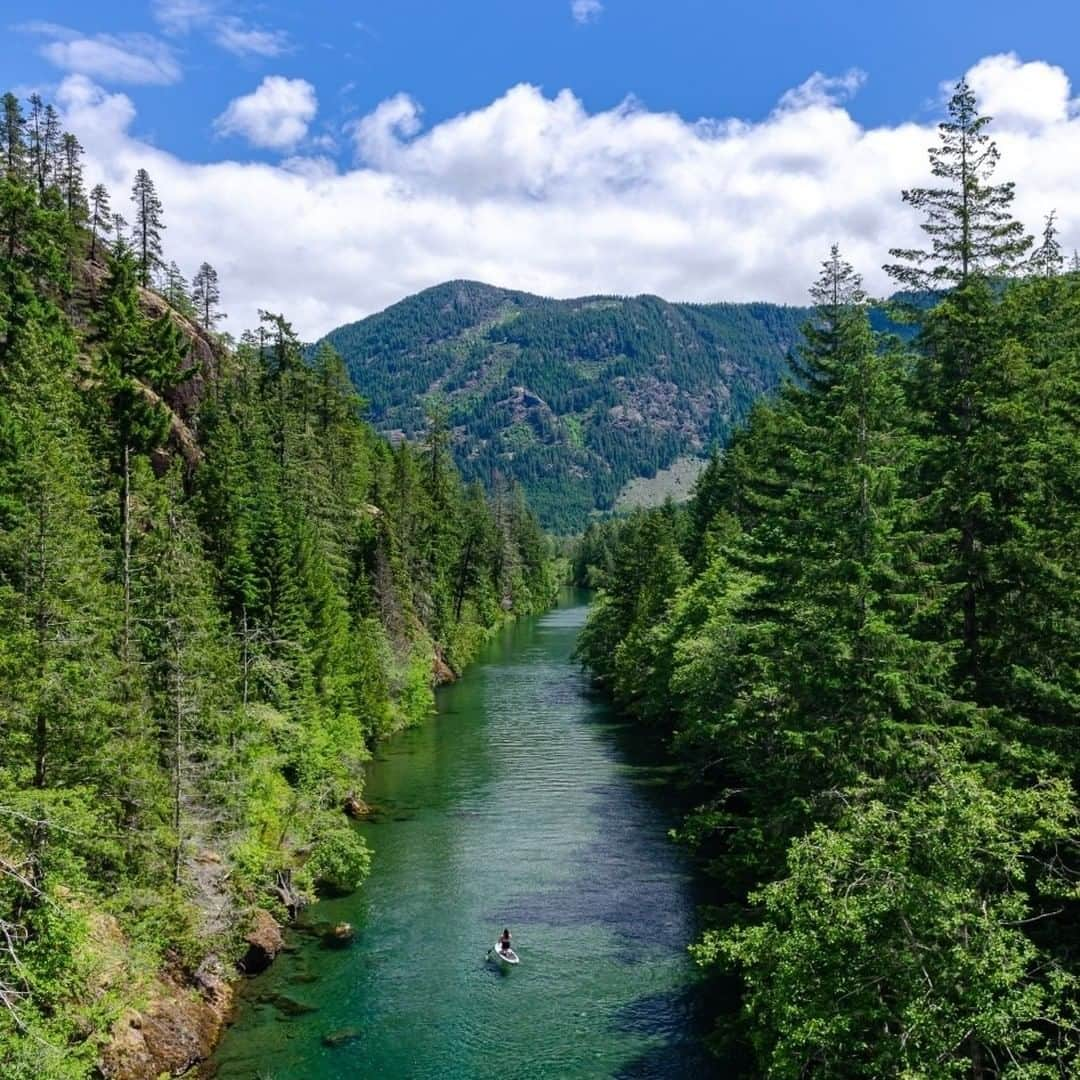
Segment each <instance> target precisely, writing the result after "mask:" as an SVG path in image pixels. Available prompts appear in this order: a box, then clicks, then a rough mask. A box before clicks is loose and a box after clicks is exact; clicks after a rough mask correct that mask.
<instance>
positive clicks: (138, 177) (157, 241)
mask: <svg viewBox="0 0 1080 1080" xmlns="http://www.w3.org/2000/svg"><path fill="white" fill-rule="evenodd" d="M131 201H132V202H133V203H134V204H135V232H134V238H133V244H134V247H135V253H136V255H137V257H138V260H139V283H140V284H141V285H142V286H143V288H147V287H148V286H149V285H150V282H151V280H152V279H153V276H154V273H155V271H156V270H157V269H158V268H159V267H160V266H161V261H162V249H161V233H162V231H163V230H164V228H165V225H164V222H163V221H162V216H161V210H162V207H161V200H160V199H159V198H158V195H157V192H156V191H155V189H154V182H153V180H151V179H150V174H149V173H148V172H147V171H146V170H145V169H139V171H138V172H137V173H136V174H135V183H134V184H133V185H132V188H131ZM117 234H118V235H119V230H118V233H117Z"/></svg>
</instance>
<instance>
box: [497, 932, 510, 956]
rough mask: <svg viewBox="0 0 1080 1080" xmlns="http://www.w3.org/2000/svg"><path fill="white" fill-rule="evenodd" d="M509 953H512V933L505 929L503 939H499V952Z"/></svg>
mask: <svg viewBox="0 0 1080 1080" xmlns="http://www.w3.org/2000/svg"><path fill="white" fill-rule="evenodd" d="M509 951H510V931H509V930H506V929H504V930H503V932H502V937H501V938H499V952H504V953H505V952H509Z"/></svg>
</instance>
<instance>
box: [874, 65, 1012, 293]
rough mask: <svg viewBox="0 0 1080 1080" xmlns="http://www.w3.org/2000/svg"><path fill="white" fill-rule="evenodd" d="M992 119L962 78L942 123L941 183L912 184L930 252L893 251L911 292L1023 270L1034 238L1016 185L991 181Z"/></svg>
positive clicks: (935, 154) (907, 197) (908, 196)
mask: <svg viewBox="0 0 1080 1080" xmlns="http://www.w3.org/2000/svg"><path fill="white" fill-rule="evenodd" d="M989 123H990V117H988V116H980V115H979V110H978V105H977V103H976V100H975V93H974V91H973V90H972V89H971V87H970V86H969V85H968V84H967V82H966V81H963V80H962V81H961V82H959V83H957V85H956V90H955V92H954V93H953V96H952V98H951V99H950V101H949V119H948V120H946V121H944V122H943V123H942V124H940V125H939V127H938V130H939V133H940V143H939V145H938V146H936V147H934V148H932V149H931V150H930V171H931V172H932V173H933V175H934V177H935V178H936V179H938V180H941V181H943V183H942V184H941V186H939V187H928V188H912V189H910V190H908V191H905V192H904V193H903V198H904V202H906V203H907V204H908V205H909V206H911V207H913V208H914V209H916V210H921V211H923V212H924V213H925V215H926V220H925V221H924V222H923V226H922V228H923V231H924V232H925V233H926V234H927V236H929V237H930V241H931V244H930V248H929V250H923V249H918V248H894V249H893V250H892V251H891V252H890V254H891V255H892V256H893V257H894V258H896V259H898V260H900V261H899V262H897V263H893V264H890V265H889V266H886V268H885V269H886V270H888V272H889V273H890V274H891V275H892V276H893V277H894V278H896V280H897V281H898V282H900V283H901V284H902V285H905V286H907V287H908V288H912V289H920V290H922V289H931V290H936V289H946V288H949V287H950V286H955V285H960V284H963V283H964V282H966V281H967V280H968V278H969V277H970V276H971V275H972V274H986V275H990V276H1000V275H1002V274H1007V273H1009V272H1010V271H1012V270H1014V269H1016V268H1017V267H1018V266H1019V265H1020V264H1021V261H1022V260H1023V257H1024V255H1025V253H1026V252H1027V251H1028V249H1029V248H1030V247H1031V237H1029V236H1028V235H1027V234H1026V233H1025V232H1024V227H1023V225H1021V224H1020V222H1018V221H1016V220H1015V219H1014V218H1013V216H1012V214H1011V211H1010V208H1011V206H1012V201H1013V196H1014V188H1015V185H1014V184H1012V183H1011V182H1010V183H1004V184H995V183H993V182H992V180H993V174H994V170H995V169H996V167H997V164H998V160H999V158H1000V156H1001V155H1000V154H999V152H998V148H997V144H996V143H995V142H993V140H992V139H991V138H990V136H989V135H988V134H987V132H986V128H987V126H988V125H989Z"/></svg>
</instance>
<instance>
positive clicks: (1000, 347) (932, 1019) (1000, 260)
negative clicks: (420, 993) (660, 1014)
mask: <svg viewBox="0 0 1080 1080" xmlns="http://www.w3.org/2000/svg"><path fill="white" fill-rule="evenodd" d="M972 110H973V101H972V99H971V98H970V94H969V92H968V91H967V89H966V88H965V87H961V88H959V90H958V97H957V99H955V100H954V102H953V116H952V118H951V119H950V121H949V123H948V124H946V125H944V127H943V143H942V148H941V149H940V150H938V151H936V152H935V157H934V164H935V173H936V175H937V176H938V177H940V178H941V179H942V180H943V181H944V182H945V183H946V184H947V185H949V186H946V187H943V188H941V189H933V190H927V191H924V192H919V193H914V195H913V196H912V197H909V198H908V201H909V202H911V203H913V204H914V205H916V206H919V207H922V208H924V209H926V211H927V214H928V224H927V232H928V234H929V235H930V236H931V237H932V238H933V248H932V250H931V251H930V252H901V253H899V254H900V255H901V256H902V257H903V259H904V260H905V264H904V265H903V266H901V267H899V268H895V269H897V273H898V276H899V277H900V279H901V281H903V282H906V283H908V284H910V285H913V286H917V287H920V288H925V287H927V286H933V287H940V286H941V285H951V286H953V287H952V288H951V289H950V290H949V291H948V292H946V293H944V294H941V295H937V296H930V297H928V296H926V295H925V294H923V295H919V296H915V297H912V298H911V299H913V300H917V301H918V303H914V304H912V307H913V308H915V309H917V310H916V314H915V316H914V317H915V325H916V326H917V328H918V332H917V335H916V336H915V337H914V338H909V339H907V340H906V341H905V340H901V339H898V338H897V337H895V336H891V335H888V334H882V333H880V332H877V331H875V329H874V327H875V325H876V322H875V320H874V319H873V317H872V315H873V313H872V312H871V311H870V310H869V309H868V306H867V302H866V299H865V297H864V296H863V294H862V290H861V288H860V285H859V281H858V277H857V275H856V274H855V273H854V271H853V270H852V268H851V267H850V266H848V265H847V264H846V263H844V262H843V260H842V259H841V258H840V256H839V253H838V252H837V251H836V250H835V249H834V250H833V251H832V253H831V254H830V257H829V259H828V260H827V261H826V262H825V264H824V266H823V270H822V275H821V277H820V278H819V280H818V282H817V283H816V284H815V286H814V287H813V289H812V297H813V300H814V309H813V311H812V315H811V318H810V320H809V321H808V323H807V325H806V327H805V329H804V334H803V343H802V345H801V346H800V347H799V349H798V350H797V352H796V354H795V357H794V365H793V366H794V369H795V375H796V378H797V382H792V383H790V384H789V385H787V386H785V387H784V388H783V390H782V391H781V393H780V394H779V395H778V397H777V398H776V400H775V401H772V402H769V403H758V404H757V405H755V407H754V408H753V410H752V411H751V414H750V416H749V420H748V423H747V425H746V427H745V428H744V429H743V430H742V431H740V432H738V433H736V435H735V436H734V437H733V439H732V440H731V442H730V444H729V446H728V448H727V449H726V450H725V451H724V452H723V453H722V454H720V455H718V456H716V457H714V458H713V460H712V461H711V462H710V463H709V465H708V466H707V468H706V469H705V470H704V472H703V473H702V475H701V477H700V478H699V480H698V483H697V486H696V489H695V495H694V499H693V501H692V502H691V504H690V505H689V507H687V508H686V509H685V510H683V511H673V510H671V509H665V510H663V511H653V512H651V513H648V514H644V515H636V516H634V517H631V518H629V519H628V520H626V521H622V522H613V523H608V524H606V525H604V526H603V527H599V526H598V527H593V528H590V530H588V531H587V532H586V533H585V536H584V537H583V540H582V543H581V545H580V546H579V549H578V552H577V556H576V560H575V563H576V571H575V572H576V576H577V578H578V580H580V581H583V582H587V583H589V584H592V585H595V586H598V587H599V590H600V591H599V595H598V599H597V602H596V604H595V605H594V609H593V611H592V614H591V616H590V619H589V623H588V625H587V627H586V628H585V631H584V632H583V634H582V637H581V650H582V654H583V658H584V659H585V661H586V662H587V664H588V666H589V667H590V668H591V669H592V671H593V672H594V674H595V675H596V676H597V678H598V679H600V680H601V681H602V682H603V683H604V685H605V686H607V687H608V688H609V689H610V690H611V692H612V693H613V694H614V696H615V697H616V699H617V700H618V702H619V703H620V704H621V705H622V706H623V707H624V708H625V709H626V710H627V711H628V712H629V713H630V714H631V715H634V716H636V717H639V718H640V719H641V720H642V721H644V722H648V723H651V724H661V723H662V724H666V725H668V726H669V728H670V729H671V730H672V732H673V742H674V746H675V748H676V750H677V751H678V753H679V754H680V755H681V758H682V760H683V762H684V763H685V766H686V772H687V777H688V780H689V781H690V782H691V783H692V784H693V785H694V787H695V790H696V791H697V793H698V796H699V805H698V807H697V809H696V810H695V811H694V812H693V813H691V814H690V815H689V816H688V818H687V819H686V821H685V823H684V825H683V827H682V828H681V829H680V830H679V835H680V836H681V838H682V839H683V840H684V841H685V842H687V843H688V844H690V845H692V846H693V848H694V849H695V850H696V851H697V853H698V854H699V856H700V857H701V858H702V860H703V862H704V863H705V865H706V867H707V868H708V870H709V872H710V874H711V876H712V877H713V879H714V886H713V895H712V901H713V908H712V914H711V916H710V918H711V926H710V928H708V929H707V930H706V931H705V933H704V935H703V936H702V938H701V939H700V940H699V942H698V943H697V944H696V945H695V946H694V947H693V954H694V956H695V958H696V959H697V960H698V962H699V963H701V964H702V965H703V966H705V967H707V968H709V969H711V970H713V971H719V972H724V973H725V974H729V973H731V974H737V975H739V976H741V979H742V984H743V993H742V1000H741V1005H742V1009H741V1012H740V1013H739V1014H738V1015H736V1014H735V1013H734V1012H732V1013H730V1014H727V1015H724V1016H722V1017H720V1019H719V1024H718V1035H717V1039H718V1042H719V1043H722V1044H730V1043H732V1042H736V1043H741V1044H743V1046H744V1048H746V1049H749V1050H750V1051H752V1052H753V1054H754V1055H755V1057H756V1060H757V1064H758V1070H759V1071H758V1075H764V1076H774V1077H792V1078H794V1077H807V1076H831V1077H881V1076H903V1077H912V1078H914V1077H949V1076H957V1077H960V1076H969V1077H976V1078H979V1080H988V1078H990V1077H1047V1078H1049V1077H1065V1076H1073V1075H1075V1074H1076V1073H1077V1070H1078V1068H1080V1037H1078V1031H1080V1026H1078V1021H1080V1015H1078V1009H1077V1002H1078V1001H1080V959H1078V958H1080V936H1078V933H1077V926H1078V919H1077V915H1078V912H1080V874H1078V872H1077V866H1078V865H1080V863H1078V852H1077V850H1076V844H1077V841H1076V837H1077V826H1078V814H1077V798H1076V789H1075V781H1076V777H1077V775H1080V744H1078V743H1077V739H1076V716H1077V705H1078V704H1080V700H1078V695H1077V691H1078V687H1080V682H1078V663H1077V652H1076V641H1077V638H1078V631H1080V627H1078V625H1077V622H1076V619H1077V615H1076V613H1077V611H1078V610H1080V581H1078V579H1077V576H1076V575H1077V570H1076V567H1077V566H1078V565H1080V561H1078V557H1080V551H1078V549H1077V544H1078V542H1080V528H1078V525H1080V522H1078V520H1077V514H1078V510H1080V502H1078V498H1077V495H1078V492H1080V477H1078V476H1077V473H1076V469H1077V462H1078V461H1080V454H1078V453H1077V450H1078V447H1080V431H1078V430H1077V420H1076V418H1077V416H1078V415H1080V410H1078V408H1077V406H1078V404H1080V403H1078V401H1077V386H1078V377H1080V336H1078V335H1080V310H1078V308H1077V304H1078V302H1080V277H1078V276H1077V274H1076V273H1069V274H1063V273H1062V272H1061V266H1060V260H1059V259H1058V258H1057V257H1056V256H1055V254H1054V248H1053V244H1052V243H1051V241H1052V236H1050V238H1049V240H1048V238H1047V237H1046V236H1044V244H1043V251H1042V253H1041V254H1040V255H1039V257H1038V259H1037V260H1036V263H1035V265H1034V267H1033V271H1032V273H1030V274H1029V275H1026V276H1024V277H1021V278H1011V279H1010V278H1006V277H1004V276H1003V271H1005V270H1008V269H1009V268H1010V267H1013V268H1015V266H1016V259H1017V257H1018V255H1019V254H1020V253H1022V251H1023V250H1024V248H1025V240H1024V236H1023V233H1022V230H1021V229H1020V228H1019V227H1018V226H1017V225H1016V224H1015V222H1013V221H1012V220H1011V218H1010V217H1009V216H1008V205H1009V201H1010V200H1011V197H1012V190H1011V187H1009V186H1008V185H1002V186H996V187H995V186H993V185H991V184H990V173H991V172H992V168H993V165H994V164H995V163H996V151H994V150H993V147H992V144H990V143H989V142H988V137H987V136H986V134H985V132H984V129H985V126H986V124H985V121H984V120H983V119H981V118H979V117H978V116H977V114H975V113H974V112H973V111H972ZM965 148H966V151H974V152H976V155H977V158H976V160H977V165H976V167H975V168H974V171H971V169H970V165H971V159H965V156H964V155H965V152H966V151H965ZM915 195H917V197H915ZM905 266H906V269H905Z"/></svg>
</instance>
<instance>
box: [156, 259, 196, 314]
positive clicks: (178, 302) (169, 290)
mask: <svg viewBox="0 0 1080 1080" xmlns="http://www.w3.org/2000/svg"><path fill="white" fill-rule="evenodd" d="M161 295H162V296H163V297H165V299H166V300H167V301H168V302H169V306H170V307H173V308H176V310H177V311H184V310H185V309H190V306H191V301H190V300H189V299H188V291H187V280H186V279H185V278H184V275H183V274H182V273H181V272H180V267H179V266H177V265H176V263H175V262H170V263H169V265H168V266H166V267H165V277H164V282H163V285H162V290H161Z"/></svg>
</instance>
